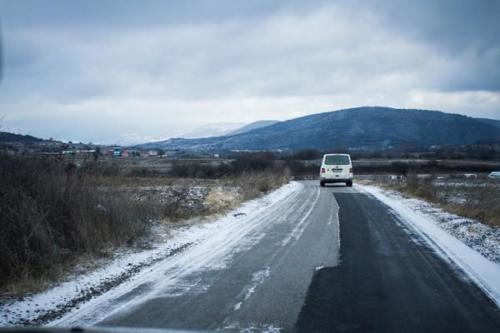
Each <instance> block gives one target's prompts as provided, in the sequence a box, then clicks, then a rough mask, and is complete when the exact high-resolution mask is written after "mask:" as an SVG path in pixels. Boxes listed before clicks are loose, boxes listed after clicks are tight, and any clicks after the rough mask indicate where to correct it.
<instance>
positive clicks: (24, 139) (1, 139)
mask: <svg viewBox="0 0 500 333" xmlns="http://www.w3.org/2000/svg"><path fill="white" fill-rule="evenodd" d="M42 141H44V140H43V139H40V138H37V137H34V136H32V135H23V134H14V133H9V132H0V143H13V142H19V143H23V144H32V143H39V142H42Z"/></svg>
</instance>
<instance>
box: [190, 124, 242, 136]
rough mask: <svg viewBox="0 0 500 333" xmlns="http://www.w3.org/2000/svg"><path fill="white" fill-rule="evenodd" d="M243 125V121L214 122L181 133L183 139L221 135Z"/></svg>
mask: <svg viewBox="0 0 500 333" xmlns="http://www.w3.org/2000/svg"><path fill="white" fill-rule="evenodd" d="M242 126H244V124H243V123H216V124H207V125H203V126H200V127H197V128H195V129H194V130H192V131H190V132H188V133H184V134H183V135H181V137H182V138H185V139H195V138H208V137H212V136H223V135H226V134H229V133H231V132H232V131H234V130H238V129H239V128H241V127H242Z"/></svg>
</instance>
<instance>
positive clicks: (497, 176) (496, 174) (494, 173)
mask: <svg viewBox="0 0 500 333" xmlns="http://www.w3.org/2000/svg"><path fill="white" fill-rule="evenodd" d="M488 177H489V178H491V179H500V171H492V172H491V173H490V174H489V175H488Z"/></svg>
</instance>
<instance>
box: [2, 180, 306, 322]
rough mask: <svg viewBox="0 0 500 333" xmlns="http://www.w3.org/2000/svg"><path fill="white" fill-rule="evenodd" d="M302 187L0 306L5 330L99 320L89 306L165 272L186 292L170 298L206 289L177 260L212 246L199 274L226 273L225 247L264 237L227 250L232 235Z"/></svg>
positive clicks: (289, 187) (176, 232)
mask: <svg viewBox="0 0 500 333" xmlns="http://www.w3.org/2000/svg"><path fill="white" fill-rule="evenodd" d="M302 186H303V185H302V184H300V183H297V182H291V183H290V184H287V185H285V186H283V187H281V188H279V189H277V190H275V191H273V192H271V193H269V194H268V195H266V196H263V197H261V198H258V199H254V200H251V201H249V202H246V203H245V204H243V205H242V206H241V207H239V208H238V209H236V210H234V211H232V212H229V213H228V214H227V215H225V216H223V217H221V218H219V219H217V220H215V221H212V222H210V221H205V222H203V223H198V224H196V225H189V226H185V227H182V228H178V229H175V230H170V231H169V233H168V234H166V235H163V236H164V237H163V241H158V242H157V243H155V244H153V247H152V248H151V249H148V250H144V251H139V252H134V253H131V251H130V250H123V249H122V250H121V251H117V253H116V254H115V256H114V258H113V259H112V260H111V261H110V262H109V263H108V264H106V265H105V266H104V267H102V268H99V269H97V270H95V271H92V272H89V273H85V274H82V275H79V276H75V277H72V278H70V279H69V280H68V281H67V282H63V283H60V284H58V285H56V286H54V287H52V288H50V289H48V290H46V291H44V292H41V293H38V294H35V295H31V296H27V297H25V298H23V299H19V300H13V301H9V302H6V303H4V304H0V313H1V315H0V326H18V325H42V324H45V323H48V322H52V323H57V322H58V320H56V319H58V318H61V317H63V316H65V315H69V317H70V318H72V314H75V313H76V312H78V313H80V312H83V313H85V311H81V310H85V309H87V311H88V313H89V316H91V315H94V313H92V311H91V308H92V307H93V306H94V305H97V304H89V303H93V301H96V300H97V299H99V300H101V299H104V300H106V298H107V297H108V296H107V295H108V294H110V295H111V296H110V297H112V296H113V294H122V295H123V294H126V292H128V291H131V290H132V289H133V288H135V287H137V286H138V285H140V286H145V287H147V286H148V283H158V281H157V280H154V279H153V281H150V280H149V279H150V278H151V276H153V277H154V273H155V271H156V270H157V271H158V272H161V279H159V281H161V283H163V284H164V285H165V286H167V285H170V284H175V285H176V286H183V287H182V288H176V289H171V288H170V289H168V288H166V291H168V292H170V293H181V294H182V293H183V292H185V291H186V290H191V289H192V288H194V287H196V288H202V287H203V286H199V285H196V286H194V285H193V283H194V284H196V281H194V282H193V281H191V282H190V283H187V282H186V283H184V284H183V282H185V281H183V280H182V278H181V277H182V275H183V274H185V273H186V269H189V267H188V268H185V266H186V265H185V264H182V263H181V262H176V260H175V258H176V257H177V256H176V255H177V254H178V253H180V252H184V251H185V250H186V249H188V248H192V247H199V248H200V249H199V251H194V252H193V255H195V256H198V255H200V253H199V252H200V251H205V252H206V249H204V248H203V246H198V245H199V244H201V243H207V244H208V246H209V247H210V249H211V253H212V254H213V255H212V257H211V258H209V259H210V260H208V259H207V260H205V261H204V260H203V256H201V259H200V260H195V259H196V258H192V259H193V262H194V263H195V264H196V265H197V266H196V268H199V267H198V266H200V265H201V266H203V265H210V266H211V267H210V268H211V269H219V268H220V267H224V266H225V264H226V262H225V261H226V260H228V258H229V257H228V255H229V253H227V251H226V245H228V246H227V248H228V249H229V248H232V250H233V251H234V250H235V247H236V251H237V247H242V248H244V247H248V246H251V244H253V243H255V242H256V241H258V240H259V239H260V237H261V236H259V234H257V235H252V237H248V239H245V240H243V239H240V237H235V239H236V241H237V242H238V244H226V243H227V242H226V241H225V240H224V238H227V236H228V235H229V234H233V233H241V235H242V236H243V235H244V231H245V230H252V227H254V226H255V225H257V224H258V222H259V220H257V219H256V217H257V216H259V214H261V213H262V212H263V210H265V209H266V208H267V207H269V206H270V205H274V204H276V203H278V202H280V201H282V200H284V199H286V198H287V197H290V196H291V195H293V193H296V192H298V191H297V190H298V189H299V188H300V187H302ZM235 215H236V216H235ZM236 245H237V246H236ZM214 259H220V260H214ZM166 262H168V265H169V266H168V267H171V269H172V271H173V272H174V274H173V275H172V277H171V279H165V277H164V276H163V272H164V269H165V267H161V266H162V265H165V263H166ZM159 266H160V267H159ZM188 266H189V265H188ZM201 266H200V267H201ZM146 277H147V278H146ZM128 285H130V286H128ZM114 296H116V295H114ZM101 303H102V302H98V304H99V305H102V304H101ZM79 309H80V310H79ZM76 317H78V316H76ZM76 317H75V318H76ZM54 320H55V321H54Z"/></svg>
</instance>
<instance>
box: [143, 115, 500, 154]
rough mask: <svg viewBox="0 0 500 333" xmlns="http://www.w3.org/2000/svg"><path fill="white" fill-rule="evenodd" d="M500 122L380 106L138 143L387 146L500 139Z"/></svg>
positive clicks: (202, 146) (158, 145) (168, 146)
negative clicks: (208, 135)
mask: <svg viewBox="0 0 500 333" xmlns="http://www.w3.org/2000/svg"><path fill="white" fill-rule="evenodd" d="M499 128H500V121H499V120H494V119H485V118H472V117H469V116H464V115H460V114H453V113H445V112H442V111H434V110H422V109H396V108H389V107H380V106H365V107H357V108H349V109H342V110H336V111H326V112H321V113H317V114H312V115H307V116H302V117H299V118H294V119H290V120H286V121H282V122H278V123H275V124H272V125H269V126H265V127H262V128H257V129H252V130H250V131H248V132H245V133H239V134H234V135H226V136H220V137H211V138H200V139H182V138H172V139H169V140H165V141H160V142H154V143H146V144H142V145H139V146H143V147H150V148H155V147H156V148H163V149H188V150H189V149H191V150H280V149H292V150H293V149H305V148H316V149H345V148H352V149H363V148H367V149H385V148H390V147H419V146H431V145H465V144H474V143H476V142H479V141H481V140H500V130H499Z"/></svg>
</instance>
